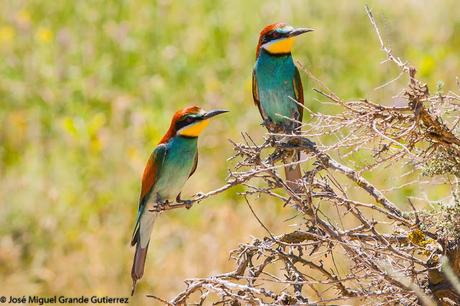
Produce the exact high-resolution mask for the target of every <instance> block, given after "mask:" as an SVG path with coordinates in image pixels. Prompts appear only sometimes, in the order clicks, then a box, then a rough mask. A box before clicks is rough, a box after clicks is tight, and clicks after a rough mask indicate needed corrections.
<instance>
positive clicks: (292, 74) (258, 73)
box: [252, 22, 313, 190]
mask: <svg viewBox="0 0 460 306" xmlns="http://www.w3.org/2000/svg"><path fill="white" fill-rule="evenodd" d="M311 31H313V29H309V28H294V27H292V26H290V25H288V24H286V23H283V22H279V23H274V24H270V25H268V26H266V27H264V28H263V29H262V31H261V32H260V35H259V41H258V44H257V49H256V62H255V65H254V69H253V73H252V95H253V99H254V103H255V105H256V106H257V107H258V109H259V112H260V115H261V116H262V119H263V123H262V124H263V125H264V126H265V127H266V128H267V129H268V131H269V132H272V133H289V134H299V133H300V131H299V128H300V125H301V124H300V122H302V117H303V107H302V106H303V104H304V95H303V87H302V80H301V79H300V74H299V69H298V68H297V66H296V65H295V64H294V61H293V59H292V54H291V50H292V46H293V44H294V40H295V38H296V37H297V36H298V35H301V34H304V33H308V32H311ZM296 101H297V102H296ZM299 104H301V105H299ZM299 160H300V152H299V151H297V152H295V153H294V154H293V157H292V162H296V161H299ZM284 169H285V175H286V181H287V184H288V186H290V187H291V188H293V189H294V190H296V189H298V185H297V184H295V181H296V180H298V179H300V178H301V177H302V173H301V170H300V165H299V164H298V163H297V164H292V165H286V166H285V167H284Z"/></svg>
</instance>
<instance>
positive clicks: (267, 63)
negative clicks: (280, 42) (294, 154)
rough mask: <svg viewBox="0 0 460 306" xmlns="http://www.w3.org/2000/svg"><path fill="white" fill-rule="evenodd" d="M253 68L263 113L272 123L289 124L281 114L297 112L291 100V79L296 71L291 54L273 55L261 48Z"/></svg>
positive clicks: (287, 115)
mask: <svg viewBox="0 0 460 306" xmlns="http://www.w3.org/2000/svg"><path fill="white" fill-rule="evenodd" d="M254 69H255V73H256V80H257V87H258V90H259V92H258V94H259V100H260V104H261V105H260V106H261V107H262V109H263V111H264V113H265V114H266V116H267V117H268V118H269V119H270V120H271V121H273V122H274V123H277V124H283V125H284V124H288V125H290V123H291V122H290V121H289V120H288V119H285V118H283V116H285V117H288V118H293V114H297V112H298V107H297V104H296V103H295V102H294V101H293V100H291V98H292V99H295V90H294V82H293V80H294V78H295V73H296V67H295V65H294V62H293V60H292V56H291V55H290V54H289V55H282V56H273V55H270V54H268V53H267V52H266V51H264V50H262V51H261V53H260V55H259V57H258V59H257V61H256V65H255V68H254ZM290 97H291V98H290ZM294 118H295V117H294Z"/></svg>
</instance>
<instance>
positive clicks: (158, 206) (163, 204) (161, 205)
mask: <svg viewBox="0 0 460 306" xmlns="http://www.w3.org/2000/svg"><path fill="white" fill-rule="evenodd" d="M170 205H171V203H170V202H169V201H168V200H158V201H157V202H156V203H155V205H154V206H153V207H152V208H150V209H149V211H150V212H160V211H162V210H165V209H166V208H168V207H169V206H170Z"/></svg>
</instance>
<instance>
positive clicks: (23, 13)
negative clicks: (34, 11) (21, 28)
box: [16, 10, 31, 25]
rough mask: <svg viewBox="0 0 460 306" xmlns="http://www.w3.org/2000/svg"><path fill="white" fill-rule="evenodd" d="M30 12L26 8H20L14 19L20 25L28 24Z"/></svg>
mask: <svg viewBox="0 0 460 306" xmlns="http://www.w3.org/2000/svg"><path fill="white" fill-rule="evenodd" d="M30 19H31V18H30V13H29V12H28V11H27V10H20V11H19V13H18V14H17V16H16V20H17V21H18V22H19V23H20V24H21V25H29V24H30Z"/></svg>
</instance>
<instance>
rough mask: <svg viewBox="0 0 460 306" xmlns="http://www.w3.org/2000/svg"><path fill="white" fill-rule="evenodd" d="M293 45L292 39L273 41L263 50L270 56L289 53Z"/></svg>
mask: <svg viewBox="0 0 460 306" xmlns="http://www.w3.org/2000/svg"><path fill="white" fill-rule="evenodd" d="M293 45H294V37H289V38H284V39H280V40H275V41H273V42H270V43H268V44H267V45H266V46H265V47H264V48H265V49H266V50H267V51H268V52H270V53H272V54H283V53H289V52H291V50H292V46H293Z"/></svg>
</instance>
